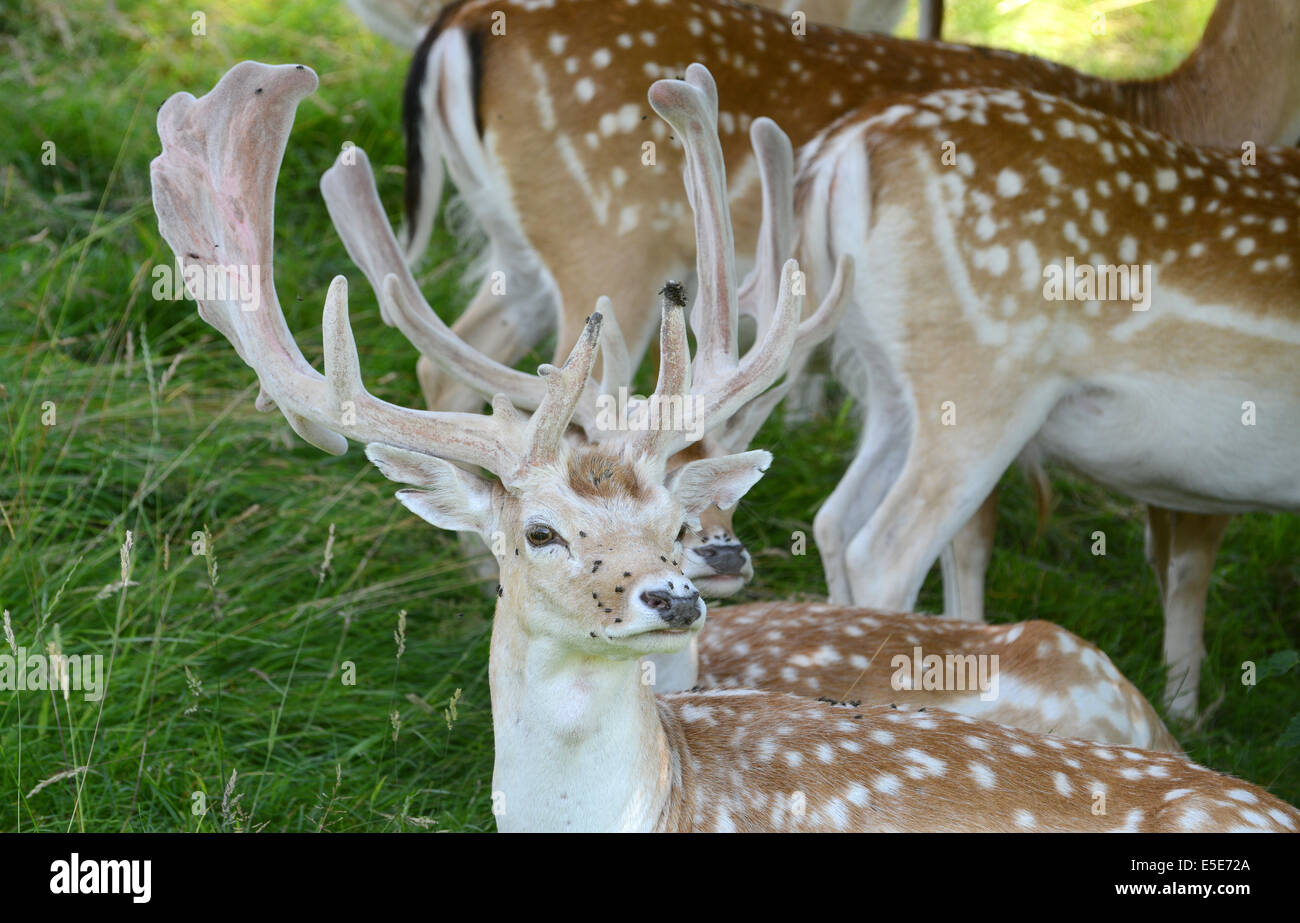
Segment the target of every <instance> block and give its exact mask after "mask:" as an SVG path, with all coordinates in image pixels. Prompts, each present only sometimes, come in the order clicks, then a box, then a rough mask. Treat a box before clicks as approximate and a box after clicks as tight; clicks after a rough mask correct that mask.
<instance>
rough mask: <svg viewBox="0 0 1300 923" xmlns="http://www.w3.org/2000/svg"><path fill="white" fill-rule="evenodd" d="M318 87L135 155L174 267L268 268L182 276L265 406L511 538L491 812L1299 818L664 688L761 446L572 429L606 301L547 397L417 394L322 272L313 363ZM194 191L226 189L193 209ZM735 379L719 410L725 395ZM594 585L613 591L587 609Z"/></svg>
mask: <svg viewBox="0 0 1300 923" xmlns="http://www.w3.org/2000/svg"><path fill="white" fill-rule="evenodd" d="M316 83H317V81H316V78H315V75H314V74H313V73H312V72H311V71H308V70H306V69H305V68H302V67H294V66H292V65H289V66H284V67H267V66H265V65H259V64H253V63H249V62H245V63H243V64H240V65H237V66H236V67H235V68H233V69H232V70H231V71H230V72H229V73H227V74H226V76H225V77H224V78H223V79H222V81H221V82H220V83H219V84H218V85H217V87H216V88H215V89H214V90H213V91H212V92H211V93H209V94H208V95H207V96H205V97H203V98H202V99H201V100H195V99H194V98H193V97H192V96H190V95H189V94H177V95H176V96H173V97H172V98H171V99H169V100H168V101H167V103H166V104H165V105H164V106H163V108H162V110H161V111H160V113H159V116H158V130H159V135H160V137H161V138H162V141H163V152H162V154H161V155H160V156H159V157H158V158H157V159H155V161H154V163H153V165H152V171H151V172H152V178H153V190H154V203H155V208H156V209H157V211H158V214H159V226H160V228H161V230H162V233H163V236H164V238H165V239H166V240H167V242H168V244H169V245H170V246H171V247H172V248H173V250H175V252H176V253H177V254H178V255H180V254H186V257H185V258H186V259H187V260H189V261H191V263H196V264H198V265H202V266H211V265H223V264H222V262H221V261H223V260H224V261H227V262H228V264H229V265H233V266H237V267H241V266H242V267H253V266H257V267H261V270H260V271H259V273H258V280H257V281H258V288H257V293H258V299H259V300H258V303H257V304H256V305H252V306H250V305H249V304H245V303H243V302H241V301H240V300H238V297H237V296H236V297H235V298H233V299H232V298H231V297H230V293H229V290H226V291H223V292H220V293H217V292H210V291H206V290H205V291H202V292H195V293H194V294H195V295H196V297H197V298H198V300H199V302H200V312H201V315H202V316H203V317H204V318H205V320H207V321H208V322H209V323H210V324H212V325H213V326H215V327H216V328H217V329H218V330H219V331H220V332H221V333H222V334H223V335H224V336H226V337H227V338H228V339H229V340H230V341H231V343H232V345H234V347H235V348H236V350H237V351H238V353H239V355H240V356H241V357H242V358H243V359H244V361H245V362H246V363H248V364H249V365H250V366H252V368H253V369H254V370H255V371H256V373H257V376H258V380H259V382H260V384H261V394H260V396H259V400H258V403H259V406H260V407H262V408H263V409H270V408H271V407H272V406H278V407H279V409H280V410H281V412H282V413H284V415H285V416H286V418H287V419H288V421H289V423H290V425H291V426H292V427H293V428H294V430H295V431H296V432H298V433H299V434H300V435H302V436H303V437H304V438H305V439H307V440H308V441H310V442H312V443H313V444H314V445H317V446H319V447H321V448H324V449H326V450H328V451H335V452H337V451H343V450H344V449H345V448H346V441H347V438H353V439H357V440H359V441H362V442H366V443H367V449H366V452H367V455H368V457H369V458H370V459H371V460H372V461H374V462H375V463H376V465H378V466H379V468H380V469H381V470H382V471H383V472H384V474H385V475H386V476H388V477H389V478H390V479H392V480H396V481H399V482H401V483H413V484H416V485H419V488H420V489H404V490H401V491H399V492H398V498H399V500H400V501H401V502H402V503H403V504H404V505H405V506H407V507H408V508H409V509H411V510H412V511H414V512H416V513H417V514H418V515H420V516H421V517H422V518H424V519H426V520H428V521H430V522H432V523H434V524H435V525H438V526H439V527H442V528H450V529H456V530H466V529H473V530H476V531H478V532H480V534H491V533H494V532H498V531H499V532H501V533H503V534H504V536H505V539H506V541H505V544H504V548H503V551H502V553H501V555H500V557H499V563H500V566H501V573H502V589H501V593H500V596H499V598H498V600H497V605H496V614H495V620H494V624H493V632H492V645H491V653H490V662H489V675H490V681H491V693H492V712H493V729H494V733H495V749H496V763H495V768H494V772H493V790H494V793H497V794H498V795H499V798H495V799H494V801H496V802H497V803H498V805H499V813H498V815H497V824H498V828H499V829H501V830H664V831H668V830H695V829H698V830H703V829H709V830H1007V831H1014V830H1108V829H1117V830H1135V831H1138V830H1186V831H1202V830H1237V829H1240V830H1260V831H1264V830H1268V831H1288V830H1290V831H1294V830H1296V829H1297V828H1298V827H1300V812H1297V811H1296V810H1295V809H1294V808H1292V807H1291V806H1289V805H1287V804H1285V803H1284V802H1281V801H1279V800H1278V799H1276V798H1274V797H1273V796H1271V795H1269V794H1268V793H1267V792H1265V791H1263V790H1262V789H1259V788H1257V787H1254V786H1252V785H1249V784H1248V783H1244V782H1241V781H1239V780H1236V779H1232V778H1230V777H1227V776H1223V775H1220V774H1218V773H1215V772H1213V771H1210V770H1207V769H1205V768H1203V767H1200V766H1197V765H1195V764H1193V763H1190V762H1188V761H1187V760H1184V759H1181V758H1178V757H1175V756H1172V755H1169V754H1160V753H1152V752H1148V751H1142V750H1136V749H1132V748H1115V747H1106V746H1102V745H1098V744H1096V743H1093V742H1086V741H1077V740H1070V739H1059V738H1053V737H1045V736H1040V735H1035V734H1030V733H1028V732H1023V731H1018V730H1014V729H1011V728H1007V727H1003V726H1001V725H996V724H991V723H987V722H981V721H977V720H975V719H973V718H970V717H968V716H965V715H954V714H950V713H948V712H944V711H942V710H935V711H919V710H916V711H914V710H911V709H908V708H902V709H895V708H890V707H889V706H883V707H873V708H863V709H856V708H835V707H830V706H828V705H825V704H823V703H818V702H814V701H811V700H809V699H807V698H800V697H798V696H791V695H784V694H780V693H771V692H753V691H742V690H723V691H717V692H713V693H702V694H679V695H671V696H663V697H658V698H657V697H656V696H655V695H654V694H653V692H652V690H651V687H650V686H648V685H646V684H644V683H642V682H641V681H640V674H641V671H640V670H639V668H638V666H637V659H638V658H639V657H642V656H645V655H648V654H655V653H671V652H673V651H675V650H679V649H681V647H682V646H683V645H685V643H686V642H687V641H688V640H689V637H690V636H691V634H692V633H694V632H696V631H698V630H699V627H700V626H701V624H702V623H703V621H704V608H703V605H702V603H701V601H700V599H699V595H698V593H697V592H696V591H695V589H694V587H693V586H692V585H691V583H690V581H689V580H687V579H686V578H685V577H683V576H682V575H681V574H680V573H679V572H678V571H677V570H676V569H675V568H673V567H671V566H670V564H669V561H670V560H671V557H672V556H673V555H675V554H676V552H677V551H678V550H679V546H678V544H677V538H678V537H680V535H681V533H682V531H684V528H685V525H686V523H688V522H689V521H690V520H691V519H692V518H693V517H694V516H696V515H698V513H699V511H701V510H702V509H704V508H706V507H707V506H709V505H710V504H714V503H720V504H721V505H724V506H727V505H731V504H732V503H734V502H735V501H736V500H738V499H739V498H740V496H741V495H743V494H744V492H745V491H746V490H747V489H748V488H749V487H750V486H751V485H752V484H753V483H754V482H755V481H756V480H757V479H758V478H759V477H760V475H761V473H762V469H763V468H764V467H766V465H767V463H768V461H769V460H770V455H768V453H766V452H761V451H755V452H748V453H744V454H741V455H733V456H726V457H724V458H711V459H704V460H701V461H696V462H692V463H690V464H688V465H684V466H682V467H681V468H680V469H678V471H677V473H676V475H675V476H674V477H673V478H672V479H671V481H669V482H668V483H667V484H666V483H665V478H666V462H667V459H668V457H669V456H670V455H671V454H672V451H673V443H674V442H675V441H676V439H677V437H676V436H675V435H674V434H673V433H671V432H668V431H664V430H649V431H647V432H646V433H644V434H643V436H642V437H641V438H639V439H636V440H632V441H626V442H622V443H619V444H618V445H617V446H601V445H599V444H596V445H590V444H580V445H575V444H573V443H572V442H571V441H569V440H566V439H565V438H564V431H565V429H566V428H567V426H568V424H569V420H570V418H571V416H572V414H573V413H574V412H575V410H576V408H577V405H578V403H579V401H580V400H581V398H582V394H583V391H584V388H585V387H586V382H587V380H588V377H589V375H590V373H591V368H592V365H593V363H594V360H595V355H596V349H597V346H598V340H599V334H600V326H601V317H600V315H599V314H594V315H592V317H591V318H590V320H589V321H588V323H587V326H586V328H585V330H584V333H583V335H582V336H581V337H580V338H579V340H578V342H577V344H575V346H574V348H573V351H572V352H571V354H570V355H569V357H568V359H567V361H566V362H565V364H564V366H563V367H562V368H555V367H553V366H544V367H543V368H542V369H541V377H542V379H543V380H544V382H545V386H546V395H545V397H544V398H543V400H542V402H541V404H540V406H539V407H538V408H537V410H536V411H535V412H534V413H533V414H532V415H531V417H529V418H527V419H525V418H524V417H523V416H521V415H520V414H518V413H517V412H516V411H515V410H514V409H513V408H512V407H511V406H510V404H509V402H508V401H507V400H506V399H504V398H501V399H498V400H496V401H494V408H493V413H492V414H491V415H490V416H482V415H478V414H465V413H450V412H443V413H438V412H430V411H415V410H408V409H405V408H401V407H396V406H394V405H392V404H387V403H385V402H383V401H380V400H377V399H376V398H374V397H373V396H372V395H370V394H369V393H368V392H367V391H366V390H365V388H364V387H363V386H362V384H361V376H360V369H359V362H358V358H357V352H356V344H355V341H354V340H353V338H352V335H351V330H350V328H349V325H348V318H347V294H346V292H347V286H346V283H345V282H344V280H343V279H342V277H337V278H336V279H335V280H334V282H333V283H332V284H331V285H330V291H329V294H328V296H327V297H326V302H325V316H324V336H325V374H324V375H323V376H322V375H321V374H320V373H318V372H316V371H315V370H314V369H313V368H312V367H311V366H310V364H309V363H308V362H307V361H306V359H305V358H304V357H303V355H302V353H301V352H300V351H299V350H298V348H297V346H296V344H295V343H294V341H293V338H292V336H291V335H290V334H289V331H288V328H287V326H286V324H285V321H284V318H283V315H282V313H281V311H280V307H279V303H278V301H277V299H276V296H275V288H274V282H273V279H272V275H273V273H272V262H271V260H272V253H271V227H272V221H271V214H272V206H273V203H274V193H275V179H276V174H277V172H278V167H279V163H280V161H281V159H282V157H283V153H284V143H285V138H286V136H287V134H288V129H289V126H290V124H291V123H292V119H293V114H294V111H295V108H296V105H297V103H298V102H299V101H300V100H301V99H303V98H304V97H306V96H307V95H308V94H309V93H311V92H312V91H313V90H314V89H315V87H316ZM196 186H197V187H200V188H204V189H211V190H220V191H221V192H222V193H224V194H218V195H210V196H207V197H206V200H205V201H203V202H202V203H201V205H202V207H199V208H195V207H193V205H194V203H193V201H192V200H191V198H190V196H191V195H192V193H191V192H190V190H192V189H194V188H195V187H196ZM796 271H797V269H796V264H795V263H794V262H793V261H790V262H789V263H787V264H786V266H785V268H784V270H783V273H782V284H781V289H780V292H779V295H778V298H779V301H780V305H779V306H778V308H777V312H776V313H777V315H778V317H780V318H781V319H782V321H781V322H782V324H783V325H784V327H785V329H786V333H785V337H784V341H783V342H784V347H785V348H786V349H789V348H790V347H791V346H792V341H793V333H794V330H795V327H796V319H797V317H798V312H799V310H800V308H801V305H800V303H799V302H800V299H799V296H797V295H796V294H795V293H794V287H793V283H794V277H795V272H796ZM236 291H238V290H236ZM250 307H252V309H251V310H249V308H250ZM689 374H690V371H689V356H688V349H687V341H686V325H685V320H684V317H683V313H682V309H681V306H680V305H679V304H674V303H671V302H670V301H668V300H665V304H664V310H663V321H662V327H661V343H660V373H659V383H658V386H657V388H656V394H658V395H659V396H660V397H663V398H670V397H673V396H676V397H679V398H680V397H684V396H685V394H686V387H687V380H688V378H689ZM743 390H744V389H743V387H742V388H741V389H740V390H738V391H737V392H736V394H735V395H733V397H732V398H730V399H729V400H726V401H723V402H721V403H719V404H717V405H714V406H713V407H712V408H710V409H711V412H716V413H725V412H728V411H730V410H734V409H735V406H737V404H738V402H739V399H740V398H741V397H742V396H743V394H742V393H741V392H742V391H743ZM380 440H382V441H380ZM435 453H436V454H435ZM453 463H460V464H463V465H469V466H474V467H481V468H484V469H486V470H487V471H489V472H492V474H493V477H492V478H484V477H482V476H480V475H479V474H476V473H474V472H472V471H469V470H466V469H465V468H461V467H457V465H456V464H453ZM619 586H621V587H624V589H625V592H623V593H618V592H617V587H619ZM591 594H595V595H596V596H597V598H598V602H599V601H600V600H601V598H603V600H604V601H605V602H606V603H607V604H606V605H595V606H593V605H590V599H589V596H590V595H591ZM1099 804H1100V805H1101V810H1098V805H1099Z"/></svg>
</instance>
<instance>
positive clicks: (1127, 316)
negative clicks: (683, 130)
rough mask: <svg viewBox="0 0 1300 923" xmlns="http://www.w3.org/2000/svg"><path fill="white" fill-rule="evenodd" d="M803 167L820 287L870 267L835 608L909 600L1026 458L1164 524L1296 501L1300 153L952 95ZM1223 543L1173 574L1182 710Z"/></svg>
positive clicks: (835, 134) (1175, 665) (850, 366)
mask: <svg viewBox="0 0 1300 923" xmlns="http://www.w3.org/2000/svg"><path fill="white" fill-rule="evenodd" d="M945 150H946V151H948V152H950V153H951V154H952V155H953V157H951V158H949V160H950V162H951V164H952V165H951V166H948V165H945V163H944V160H943V159H942V158H943V156H944V151H945ZM798 176H799V178H798V181H797V182H798V187H799V192H798V203H799V204H798V206H797V209H798V212H799V214H800V216H801V219H802V225H801V231H800V235H801V237H800V243H799V247H798V253H799V256H800V259H801V260H802V261H803V264H804V265H805V267H806V269H807V272H808V278H809V280H810V281H809V291H810V292H816V290H817V285H818V283H817V280H818V278H829V268H828V267H829V266H831V265H834V263H833V262H832V261H834V260H836V259H839V258H841V257H842V256H843V255H844V254H851V255H853V256H854V257H855V259H856V260H857V265H858V267H859V272H858V282H857V284H856V288H855V293H854V304H853V307H852V308H851V309H850V311H849V312H848V315H847V316H846V318H845V320H844V322H843V325H842V327H841V328H840V331H839V333H837V336H836V340H835V342H836V350H837V356H836V361H837V363H838V365H839V367H840V369H841V373H842V378H843V379H844V380H845V381H846V382H848V383H849V384H850V386H851V388H852V389H853V390H855V391H856V392H857V393H859V394H863V395H865V394H867V393H869V394H870V409H869V412H867V414H866V417H865V421H864V439H863V444H862V447H861V449H860V451H859V453H858V455H857V457H856V458H855V459H854V461H853V463H852V465H851V466H850V467H849V469H848V471H847V473H846V474H845V476H844V478H843V480H842V481H841V482H840V484H839V485H838V486H837V487H836V489H835V491H834V493H833V494H832V495H831V497H830V498H829V499H828V500H827V501H826V503H825V505H824V506H823V507H822V509H821V511H820V512H819V513H818V514H817V518H816V521H815V523H814V529H815V534H816V537H817V544H818V548H819V550H820V552H821V555H822V558H823V562H824V564H825V568H826V575H827V582H828V584H829V585H830V588H831V597H832V599H834V600H836V601H840V602H852V603H853V604H855V605H864V606H878V607H881V608H886V609H908V608H910V607H911V606H912V604H913V602H914V601H915V598H916V594H917V591H918V589H919V588H920V585H921V582H922V580H923V578H924V577H925V574H926V571H927V569H928V568H929V566H930V564H931V562H933V560H934V559H935V556H936V555H938V554H939V552H940V551H941V549H942V548H943V547H944V545H945V543H947V542H948V541H949V540H950V539H951V538H952V536H953V535H954V534H955V533H956V532H957V530H958V529H960V528H961V527H962V526H963V524H964V523H966V522H967V521H968V520H969V519H970V518H971V515H972V513H973V512H974V511H975V510H976V509H977V508H979V507H980V505H981V503H983V502H984V499H985V497H987V496H988V495H989V491H990V489H991V488H992V487H993V485H994V484H995V483H996V481H997V480H998V477H999V476H1000V475H1001V473H1002V472H1003V470H1004V469H1005V468H1006V467H1007V465H1008V464H1009V463H1010V462H1012V461H1013V460H1014V459H1015V458H1016V457H1017V456H1023V455H1026V454H1028V455H1030V456H1032V457H1034V458H1038V459H1045V460H1054V461H1058V462H1061V463H1063V464H1065V465H1067V466H1069V467H1070V468H1072V469H1074V470H1075V471H1077V472H1079V473H1081V474H1083V475H1084V476H1086V477H1088V478H1091V479H1092V480H1094V481H1097V482H1098V483H1100V484H1103V485H1106V486H1108V487H1111V488H1113V489H1116V490H1118V491H1120V492H1122V493H1125V494H1127V495H1129V496H1131V497H1134V498H1136V499H1138V500H1140V501H1141V502H1144V503H1147V504H1150V505H1152V506H1156V507H1159V508H1161V509H1162V510H1176V511H1180V512H1174V513H1168V514H1164V515H1165V516H1167V517H1175V518H1182V517H1187V518H1189V519H1191V520H1193V522H1195V521H1196V520H1198V519H1199V520H1200V522H1202V523H1204V522H1206V521H1211V522H1213V521H1216V520H1217V521H1219V522H1222V521H1223V517H1226V516H1228V515H1231V514H1234V513H1239V512H1245V511H1248V510H1271V511H1295V510H1297V509H1300V479H1297V476H1296V458H1297V457H1298V456H1300V437H1297V432H1300V377H1298V376H1297V374H1296V372H1295V369H1296V367H1297V362H1298V360H1300V274H1298V273H1300V268H1298V264H1300V152H1298V151H1296V150H1295V149H1293V148H1267V147H1260V148H1258V149H1257V150H1255V149H1247V150H1246V151H1244V152H1243V151H1242V150H1236V151H1233V150H1220V149H1212V148H1207V147H1202V146H1196V145H1192V144H1188V143H1186V142H1183V141H1176V140H1173V139H1171V138H1169V137H1167V136H1164V135H1161V134H1158V133H1156V132H1153V131H1150V130H1148V129H1145V128H1141V127H1137V126H1134V125H1133V124H1131V123H1129V122H1127V121H1124V120H1121V119H1117V118H1115V117H1113V116H1110V115H1105V114H1102V113H1099V112H1096V111H1095V110H1091V109H1085V108H1083V107H1081V106H1079V105H1077V104H1075V103H1073V102H1070V101H1068V100H1062V99H1059V98H1054V97H1049V96H1045V95H1042V94H1038V93H1034V92H1032V91H1025V90H990V89H979V90H953V91H943V92H938V93H934V94H930V95H926V96H922V97H917V98H913V99H909V100H901V101H895V102H894V103H892V104H889V105H881V106H877V107H875V108H872V109H866V110H864V111H862V112H861V113H859V114H856V115H854V116H852V117H850V118H846V119H844V120H842V121H841V122H840V123H839V124H838V125H836V126H834V127H833V128H831V129H828V130H827V131H826V132H825V133H824V134H822V135H821V136H819V137H818V138H817V139H816V140H814V141H813V142H812V143H810V144H809V145H808V146H807V147H806V148H805V149H804V151H803V158H802V160H801V164H800V168H799V174H798ZM946 402H950V403H946ZM945 410H946V411H949V412H951V413H952V414H955V417H953V416H950V415H948V414H946V413H945ZM947 424H953V425H947ZM1152 522H1153V524H1155V528H1156V529H1160V528H1162V525H1161V519H1156V518H1153V520H1152ZM1167 525H1168V523H1167V522H1166V523H1165V526H1167ZM1179 528H1181V529H1182V530H1183V533H1184V534H1185V535H1186V534H1188V533H1190V532H1191V531H1192V530H1191V529H1190V528H1189V526H1188V524H1187V523H1183V524H1182V525H1181V526H1178V525H1175V528H1174V531H1178V529H1179ZM1209 533H1210V534H1209V535H1208V539H1209V540H1208V541H1204V540H1200V541H1190V542H1187V543H1184V544H1183V545H1182V546H1180V545H1179V544H1178V543H1176V542H1175V543H1174V545H1173V547H1174V554H1173V555H1172V556H1169V557H1167V558H1166V560H1164V562H1163V563H1162V564H1161V565H1160V566H1158V567H1157V573H1162V572H1163V574H1164V575H1165V576H1164V579H1163V581H1162V592H1163V594H1164V596H1165V600H1166V626H1165V644H1164V647H1165V660H1166V664H1167V666H1168V683H1167V689H1166V694H1167V697H1168V699H1169V701H1170V702H1171V703H1172V711H1173V713H1175V714H1177V715H1180V716H1186V715H1191V714H1192V713H1194V710H1195V703H1196V698H1197V689H1198V683H1199V671H1200V663H1201V659H1202V656H1203V648H1202V642H1201V634H1202V617H1203V614H1204V592H1205V584H1204V582H1203V581H1204V579H1205V575H1207V574H1208V570H1209V566H1210V564H1211V562H1212V560H1213V552H1212V548H1213V546H1214V545H1215V544H1217V541H1218V538H1219V536H1220V535H1221V534H1222V529H1221V526H1219V527H1217V528H1213V529H1210V530H1209ZM1201 534H1202V536H1204V534H1205V533H1204V531H1202V533H1201ZM1165 539H1166V540H1167V539H1168V536H1167V535H1166V536H1165ZM1153 544H1155V545H1157V546H1158V545H1159V544H1160V542H1159V541H1156V542H1154V543H1153ZM1198 546H1199V547H1198ZM1206 547H1209V548H1210V551H1209V553H1208V555H1207V554H1206V553H1205V548H1206ZM1195 580H1200V581H1201V582H1199V583H1197V584H1196V585H1195V586H1191V587H1190V592H1189V584H1190V583H1191V582H1192V581H1195ZM1175 594H1183V602H1184V603H1186V602H1187V599H1186V597H1187V596H1188V595H1191V596H1195V597H1196V600H1197V602H1198V603H1199V605H1181V606H1177V605H1172V604H1170V601H1171V600H1172V599H1173V597H1174V595H1175Z"/></svg>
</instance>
